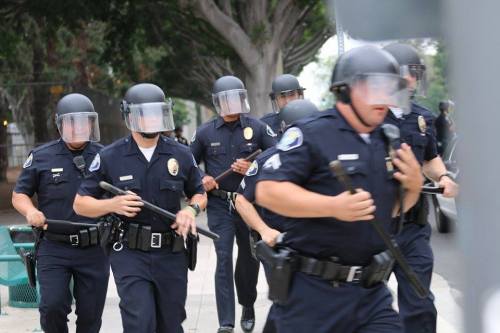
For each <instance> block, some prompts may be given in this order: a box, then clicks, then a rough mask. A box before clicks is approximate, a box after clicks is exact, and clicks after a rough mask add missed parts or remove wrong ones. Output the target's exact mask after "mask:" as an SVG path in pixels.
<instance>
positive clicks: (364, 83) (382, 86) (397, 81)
mask: <svg viewBox="0 0 500 333" xmlns="http://www.w3.org/2000/svg"><path fill="white" fill-rule="evenodd" d="M349 87H350V89H351V94H355V95H356V96H357V98H359V99H361V100H362V101H363V103H364V104H366V105H369V106H386V107H388V108H391V109H401V110H402V112H403V113H404V114H408V113H409V112H410V95H409V91H408V89H407V82H406V80H405V79H404V78H402V77H401V76H399V75H393V74H364V75H357V76H355V77H354V78H353V79H351V80H350V82H349Z"/></svg>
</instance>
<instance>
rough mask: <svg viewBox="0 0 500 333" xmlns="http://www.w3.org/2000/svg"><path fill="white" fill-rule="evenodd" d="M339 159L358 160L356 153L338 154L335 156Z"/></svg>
mask: <svg viewBox="0 0 500 333" xmlns="http://www.w3.org/2000/svg"><path fill="white" fill-rule="evenodd" d="M337 159H338V160H339V161H356V160H359V155H358V154H340V155H339V156H337Z"/></svg>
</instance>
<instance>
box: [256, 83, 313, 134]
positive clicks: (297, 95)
mask: <svg viewBox="0 0 500 333" xmlns="http://www.w3.org/2000/svg"><path fill="white" fill-rule="evenodd" d="M305 89H306V88H303V87H301V86H300V83H299V80H297V78H296V77H295V76H293V75H291V74H283V75H279V76H277V77H276V78H275V79H274V80H273V83H272V91H271V93H270V94H269V97H270V98H271V104H272V106H273V112H271V113H268V114H266V115H264V116H263V117H262V118H261V119H260V120H262V121H263V122H265V123H266V124H268V125H269V126H271V128H272V130H273V131H274V132H275V133H276V134H277V135H278V140H279V139H280V138H281V135H282V134H283V132H282V127H283V126H282V124H281V120H280V118H279V117H278V114H279V112H280V110H281V109H283V108H284V107H285V105H287V103H289V102H291V101H294V100H296V99H304V90H305Z"/></svg>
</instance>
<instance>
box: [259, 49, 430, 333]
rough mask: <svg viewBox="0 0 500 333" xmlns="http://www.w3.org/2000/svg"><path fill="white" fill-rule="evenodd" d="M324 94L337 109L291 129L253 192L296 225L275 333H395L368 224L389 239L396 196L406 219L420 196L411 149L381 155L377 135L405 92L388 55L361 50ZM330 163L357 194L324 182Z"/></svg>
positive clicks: (378, 244)
mask: <svg viewBox="0 0 500 333" xmlns="http://www.w3.org/2000/svg"><path fill="white" fill-rule="evenodd" d="M331 89H332V91H333V92H334V94H335V96H336V100H337V101H336V104H335V108H334V109H331V110H327V111H324V112H320V113H318V115H317V116H315V117H309V118H306V119H304V120H299V121H298V122H296V123H295V125H294V126H292V127H291V128H289V129H288V130H287V131H286V132H285V133H284V135H283V137H282V139H281V141H280V142H279V143H278V145H277V148H278V153H276V154H275V155H273V156H272V157H271V158H270V159H268V161H267V162H266V164H267V165H264V167H263V170H262V174H261V175H260V178H259V179H258V183H257V188H256V198H257V203H258V204H259V205H261V206H264V207H265V208H267V209H270V210H272V211H274V212H275V213H278V214H281V215H284V216H287V217H289V218H294V219H295V220H294V222H295V223H294V224H293V227H292V228H288V230H287V232H286V234H285V236H284V239H283V241H282V244H283V246H286V247H288V248H289V249H290V252H291V253H293V254H290V263H291V262H293V263H294V264H293V265H290V266H289V267H290V271H293V272H294V273H293V274H290V276H289V279H288V280H286V281H285V279H282V280H281V281H280V283H281V284H288V285H289V288H288V295H287V297H285V299H282V300H281V302H280V304H278V305H276V318H275V322H276V328H277V331H278V332H287V333H289V332H292V333H293V332H306V331H311V332H319V333H321V332H325V333H326V332H401V330H402V328H401V324H400V321H399V317H398V315H397V313H396V312H395V311H394V310H393V309H392V297H391V294H390V292H389V290H388V289H387V287H386V285H385V284H384V283H383V282H384V281H385V277H386V276H387V275H388V274H389V272H390V271H391V270H392V260H391V257H390V255H389V254H388V253H387V251H386V248H385V245H384V243H383V242H382V241H381V239H380V238H379V237H378V235H377V234H376V232H375V228H374V227H373V226H371V225H370V224H372V223H378V224H379V225H381V226H382V227H383V228H384V229H385V230H386V231H389V230H391V229H392V227H393V221H392V217H393V216H395V215H396V214H398V212H399V209H400V208H401V206H400V200H398V190H399V186H402V187H403V188H404V189H405V191H406V194H405V196H404V202H403V207H404V208H405V209H407V208H409V207H411V206H413V204H414V203H415V202H416V201H417V199H418V197H419V194H420V190H421V186H422V181H423V178H422V176H421V170H420V167H419V165H418V162H417V161H416V159H415V157H414V156H413V153H412V152H411V149H410V147H408V146H407V145H406V144H403V145H401V147H400V148H397V147H396V148H397V149H394V147H393V146H391V147H388V145H387V140H386V138H385V137H384V133H383V132H382V130H381V128H380V126H379V125H381V124H382V122H383V120H384V118H385V116H386V114H387V112H388V106H394V105H398V106H399V107H401V108H403V109H405V108H407V103H408V94H407V90H406V82H405V81H404V79H403V78H402V77H401V76H400V75H399V68H398V64H397V63H396V61H395V60H394V58H393V57H392V56H391V55H390V54H388V53H387V52H385V51H382V50H380V49H378V48H376V47H374V46H362V47H358V48H355V49H352V50H350V51H348V52H346V53H344V54H343V55H341V56H340V57H339V59H338V61H337V63H336V65H335V68H334V71H333V75H332V84H331ZM390 148H393V151H395V155H394V154H393V155H394V156H393V157H392V158H390V155H389V152H390V151H391V149H390ZM331 161H336V162H338V161H340V163H341V164H342V165H343V167H344V170H345V173H346V174H347V175H348V177H349V178H350V180H351V182H352V184H353V186H354V187H355V188H357V191H356V193H355V194H351V192H349V191H346V183H345V181H343V179H344V177H342V175H341V174H337V173H335V174H333V173H332V172H331V169H330V167H329V163H330V162H331ZM394 168H397V169H398V170H399V171H397V172H393V171H394ZM375 272H377V273H375Z"/></svg>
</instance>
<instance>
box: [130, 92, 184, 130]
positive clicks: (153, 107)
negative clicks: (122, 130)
mask: <svg viewBox="0 0 500 333" xmlns="http://www.w3.org/2000/svg"><path fill="white" fill-rule="evenodd" d="M172 105H173V103H172V100H171V99H168V100H167V101H165V102H155V103H141V104H127V105H124V106H122V107H123V109H124V111H123V112H124V118H125V125H126V126H127V128H128V129H129V130H131V131H134V132H139V133H159V132H165V131H172V130H173V129H174V128H175V126H174V117H173V113H172Z"/></svg>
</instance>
